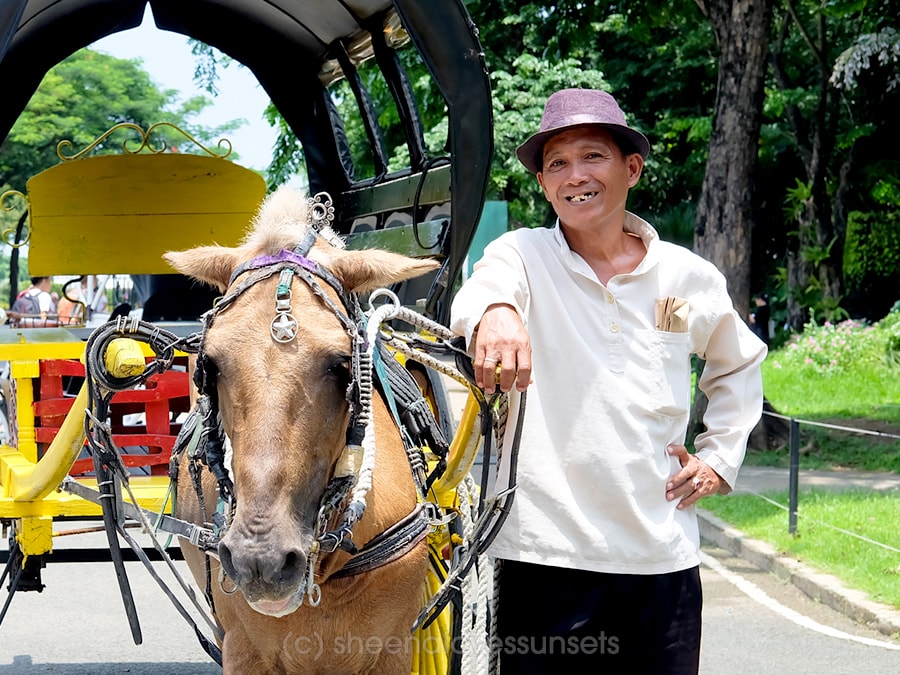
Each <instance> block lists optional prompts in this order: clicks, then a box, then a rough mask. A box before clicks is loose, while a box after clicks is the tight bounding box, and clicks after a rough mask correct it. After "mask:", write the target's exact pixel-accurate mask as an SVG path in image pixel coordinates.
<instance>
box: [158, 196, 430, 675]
mask: <svg viewBox="0 0 900 675" xmlns="http://www.w3.org/2000/svg"><path fill="white" fill-rule="evenodd" d="M327 204H328V202H325V203H324V205H323V203H321V202H316V203H314V202H313V200H311V199H304V197H303V195H301V194H300V193H298V192H295V191H294V190H292V189H288V188H280V189H278V190H277V191H275V192H273V193H272V194H271V195H269V196H268V197H267V198H266V199H265V200H264V201H263V203H262V205H261V207H260V208H259V210H258V212H257V213H256V215H255V217H254V219H253V222H252V223H251V228H250V229H249V230H248V232H247V234H246V235H245V237H244V239H243V240H242V242H241V243H240V245H238V246H237V247H233V248H232V247H223V246H217V245H212V246H201V247H197V248H193V249H190V250H185V251H177V252H176V251H170V252H168V253H166V254H164V258H165V259H166V260H167V262H168V263H169V264H170V265H171V266H172V267H173V268H174V269H175V270H177V271H178V272H180V273H182V274H185V275H187V276H188V277H190V278H192V279H194V280H197V281H200V282H204V283H206V284H209V285H212V286H214V287H216V288H217V289H218V290H219V291H220V292H222V293H223V294H224V295H223V297H222V298H221V299H220V301H219V302H218V304H217V305H215V306H214V308H213V309H212V310H210V311H209V312H208V313H207V314H206V315H204V317H203V319H204V329H203V333H202V338H201V346H200V350H199V353H198V354H197V356H196V357H195V361H194V362H193V365H192V369H193V370H194V371H195V372H194V375H195V376H194V381H195V383H199V388H200V393H201V394H205V395H206V396H208V404H209V405H210V407H211V411H212V412H211V414H208V415H207V419H214V418H216V417H217V419H218V424H219V425H220V426H219V429H220V432H221V436H222V439H223V440H224V443H225V445H226V448H227V445H228V444H229V443H230V448H227V450H226V454H230V463H229V462H227V461H223V462H221V463H219V464H218V472H217V473H216V475H214V474H213V473H211V472H208V471H204V472H202V476H201V477H199V478H198V477H197V475H196V472H192V471H191V469H190V467H191V464H190V463H189V462H187V461H182V462H181V463H180V464H179V465H178V467H177V483H176V489H177V495H178V498H177V502H176V517H178V518H180V519H183V520H186V521H189V522H192V523H197V524H203V523H210V522H213V523H218V525H219V526H221V527H222V528H223V529H224V532H225V534H224V536H222V537H221V539H220V540H219V543H218V550H217V552H210V553H211V554H212V555H205V553H204V552H203V551H201V550H200V549H198V548H197V547H195V546H193V545H192V544H190V543H184V542H183V543H182V548H183V551H184V557H185V559H186V561H187V562H188V566H189V568H190V570H191V573H192V575H193V576H194V579H195V580H196V582H197V584H198V585H199V586H200V588H206V590H207V594H208V596H209V599H210V604H211V606H212V608H213V614H214V616H215V619H216V620H217V622H218V624H219V625H220V626H221V628H222V630H223V631H224V637H221V638H220V639H219V645H220V647H221V660H222V666H223V672H224V673H225V674H226V675H229V674H237V673H240V674H246V673H250V672H254V673H257V672H260V673H261V672H265V673H307V674H309V673H313V674H314V673H331V674H333V673H378V674H379V675H384V674H393V673H398V674H399V673H409V672H410V669H411V661H412V649H413V645H412V643H411V634H410V630H411V627H412V625H413V622H414V620H415V617H416V615H417V613H418V611H419V610H420V609H421V607H422V602H423V594H424V592H425V591H424V583H425V577H426V566H427V564H428V561H427V556H428V553H427V548H426V546H427V544H426V541H425V539H424V536H425V535H424V534H422V533H421V532H420V530H421V528H418V529H417V530H416V532H418V534H417V536H415V537H407V538H406V540H410V539H412V541H411V542H409V541H407V545H406V546H405V548H404V550H399V551H398V550H396V547H394V546H393V545H392V546H390V547H389V549H390V550H387V551H383V552H382V559H381V560H380V561H379V564H378V565H366V566H363V568H362V569H359V570H353V571H351V572H350V573H347V566H348V564H350V563H351V562H352V561H353V560H355V557H354V552H357V551H360V550H363V551H365V548H366V545H367V544H370V545H373V544H375V543H377V542H379V541H380V540H381V539H383V538H384V533H386V532H388V533H389V532H391V531H393V529H396V528H397V527H398V525H397V524H398V523H400V524H401V526H402V525H403V524H406V526H407V527H409V525H408V524H409V523H410V522H413V521H417V520H420V518H419V517H418V516H417V515H413V514H417V513H418V511H417V491H416V486H415V481H414V479H413V474H412V472H411V470H410V465H409V462H408V458H407V453H406V449H405V446H404V443H403V438H402V436H401V433H400V431H399V429H398V425H397V424H396V423H395V420H394V417H393V416H392V413H391V411H390V409H389V405H388V404H386V403H385V401H384V400H383V398H382V396H379V395H378V394H377V392H376V394H375V395H374V396H372V399H371V405H370V408H371V411H370V415H369V422H368V423H369V425H370V426H369V429H368V430H367V431H366V432H365V433H366V434H368V433H370V430H374V434H373V435H372V436H371V437H368V438H373V439H374V448H375V455H374V456H375V457H376V461H375V464H374V467H373V468H372V469H371V472H370V473H369V474H366V473H365V470H364V469H360V463H361V460H360V438H359V436H360V429H359V428H358V422H359V420H358V419H357V418H358V414H357V413H358V411H359V407H360V404H359V403H358V402H354V400H353V398H354V397H352V396H350V395H349V394H348V392H349V391H350V390H352V389H354V388H356V387H359V382H357V375H358V374H356V373H354V370H357V369H358V364H357V361H358V359H357V353H358V352H359V350H360V349H361V348H362V349H364V348H365V345H364V344H363V346H362V347H360V343H361V342H362V343H364V342H365V340H361V339H360V335H359V333H360V328H359V326H358V324H357V323H356V320H355V319H354V312H353V308H352V307H351V306H348V305H353V304H354V303H355V302H356V297H357V294H363V293H367V292H369V291H371V290H373V289H375V288H379V287H384V286H387V285H389V284H393V283H395V282H399V281H401V280H404V279H409V278H412V277H415V276H418V275H421V274H424V273H426V272H428V271H430V270H434V269H436V267H437V266H438V263H437V262H436V261H433V260H428V259H413V258H408V257H406V256H402V255H399V254H395V253H391V252H388V251H382V250H375V249H371V250H360V251H351V250H347V249H344V248H342V242H341V241H340V239H339V237H337V236H336V235H335V233H334V231H333V230H332V229H331V228H330V226H329V225H328V223H327V222H325V223H324V226H323V227H321V229H320V230H317V228H316V227H314V226H313V225H314V224H315V222H313V224H311V221H318V222H322V220H323V218H322V217H323V215H324V214H329V213H333V210H331V209H330V207H328V206H327ZM310 214H312V217H310ZM324 220H325V221H327V216H326V217H325V219H324ZM198 375H199V377H198ZM348 399H350V400H348ZM195 409H196V408H195ZM208 412H209V411H208ZM214 427H215V425H213V431H212V432H211V436H213V437H214V436H215V435H216V431H215V429H214ZM354 428H355V432H354V431H353V429H354ZM351 437H355V438H351ZM364 440H365V438H364ZM362 445H363V446H365V442H363V443H362ZM363 457H365V453H363ZM207 461H208V462H209V464H210V468H213V469H215V468H216V466H214V465H215V464H216V462H215V461H209V457H207ZM362 463H363V464H364V463H365V462H364V461H363V462H362ZM348 466H349V467H350V468H349V469H348ZM223 474H225V476H224V477H223ZM367 475H368V476H369V479H370V483H371V485H370V488H369V489H368V491H367V492H365V494H364V495H363V497H362V498H360V497H359V495H358V494H357V490H358V489H360V485H362V484H363V483H365V478H366V476H367ZM348 476H349V483H348ZM342 481H343V482H342ZM198 485H199V487H200V489H196V488H197V487H198ZM336 485H338V486H340V485H343V486H344V487H337V488H336V487H335V486H336ZM223 491H224V492H226V493H227V492H231V494H230V495H228V494H224V495H223ZM223 500H224V501H225V502H226V506H225V507H223V509H220V512H216V513H213V510H214V506H215V505H216V504H217V502H219V503H221V502H222V501H223ZM361 501H362V506H361V505H360V502H361ZM229 503H230V505H231V506H230V508H229V506H228V504H229ZM348 503H349V506H348ZM418 508H421V506H419V507H418ZM392 528H393V529H392ZM406 540H404V541H406ZM406 549H408V550H406ZM216 553H217V555H216ZM356 557H358V556H356ZM385 560H386V562H385ZM238 591H239V592H238ZM304 600H308V601H307V602H304Z"/></svg>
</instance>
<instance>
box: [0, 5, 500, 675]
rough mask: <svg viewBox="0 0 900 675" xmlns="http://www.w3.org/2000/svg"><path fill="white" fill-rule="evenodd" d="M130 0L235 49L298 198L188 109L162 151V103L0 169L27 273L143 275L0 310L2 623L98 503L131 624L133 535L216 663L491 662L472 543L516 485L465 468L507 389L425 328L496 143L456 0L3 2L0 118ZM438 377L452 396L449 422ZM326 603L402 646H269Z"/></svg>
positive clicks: (331, 668) (395, 666)
mask: <svg viewBox="0 0 900 675" xmlns="http://www.w3.org/2000/svg"><path fill="white" fill-rule="evenodd" d="M148 5H149V7H150V9H151V10H152V12H153V17H154V20H155V21H156V24H157V26H158V27H159V28H160V29H162V30H169V31H174V32H177V33H181V34H184V35H186V36H189V37H192V38H195V39H198V40H202V41H204V42H206V43H207V44H209V45H211V46H213V47H216V48H217V49H219V50H220V51H222V52H223V53H225V54H227V55H229V56H231V57H233V58H234V59H236V60H238V61H239V62H241V63H242V64H244V65H245V66H246V67H248V68H249V69H250V70H251V71H252V72H253V73H254V74H255V75H256V77H257V79H258V80H259V82H260V83H261V85H262V86H263V87H264V88H265V90H266V92H267V93H268V95H269V96H270V98H271V100H272V101H273V103H274V104H275V105H276V106H277V107H278V109H279V111H280V112H281V114H282V115H283V117H284V119H285V121H286V122H287V124H288V125H289V126H290V127H291V129H292V130H293V131H294V132H295V134H296V136H297V138H298V139H299V141H300V143H301V144H302V146H303V149H304V156H305V162H306V169H307V173H308V176H307V178H308V183H309V195H308V196H307V195H304V196H303V198H302V199H300V198H298V197H296V196H291V195H290V194H288V193H287V192H286V191H283V190H279V191H276V192H275V193H273V194H272V195H269V196H267V195H266V186H265V183H264V181H263V179H262V178H261V177H260V176H259V175H258V174H257V173H255V172H253V171H250V170H248V169H246V168H244V167H242V166H240V165H239V164H237V163H235V162H233V161H232V160H230V159H229V157H228V156H229V154H230V145H228V144H225V145H224V147H223V144H221V143H220V144H219V147H217V148H213V149H210V148H206V147H204V146H202V145H201V144H199V143H197V142H196V141H195V140H194V139H193V138H191V137H189V136H188V135H187V134H184V135H185V137H186V140H187V141H188V142H189V143H192V144H194V145H195V146H196V147H194V148H193V151H192V152H178V153H171V152H165V144H164V143H162V144H161V143H159V142H158V141H157V140H156V137H155V133H156V132H158V131H159V125H154V126H152V127H151V128H149V129H142V128H140V127H137V126H136V125H132V124H120V125H117V126H115V127H113V128H112V129H110V130H109V131H108V132H107V133H106V134H104V135H103V136H102V137H101V138H98V139H97V140H96V141H94V143H91V144H89V145H87V146H85V147H78V148H76V147H74V145H73V144H72V143H71V142H69V141H66V139H60V145H59V147H58V154H59V157H60V163H59V164H58V165H56V166H53V167H51V168H48V169H47V170H45V171H43V172H41V173H39V174H38V175H35V176H33V177H32V178H31V179H30V180H29V181H28V184H27V190H26V192H25V193H7V194H5V195H3V197H2V206H3V208H4V209H8V208H10V207H9V204H10V203H12V202H15V201H16V200H19V201H21V202H23V203H24V204H25V205H26V207H25V211H26V216H27V217H25V218H23V219H22V221H21V222H20V226H19V227H18V228H12V229H10V230H7V231H6V232H4V234H3V237H4V240H5V245H8V246H11V247H14V248H15V247H22V246H23V245H25V244H27V245H28V265H29V272H30V274H31V275H33V276H38V275H70V276H72V277H73V278H74V279H78V278H79V277H82V276H84V275H97V274H109V275H113V274H114V275H134V278H137V276H136V275H141V278H142V279H143V283H144V284H145V286H144V287H145V288H146V289H147V295H148V297H147V299H146V300H145V302H144V305H143V314H142V316H141V317H136V316H132V315H130V314H128V313H125V312H123V313H122V315H121V316H117V313H116V312H113V318H112V319H111V320H109V321H107V322H106V323H103V324H101V325H98V326H85V325H63V326H57V327H52V328H25V327H15V326H14V327H11V328H5V329H3V330H2V331H0V362H3V363H4V364H7V366H8V377H6V378H5V379H4V381H3V385H4V386H3V398H4V401H3V402H4V404H5V410H4V412H5V413H6V418H7V420H8V434H7V436H8V438H7V439H5V442H4V444H3V445H2V446H0V523H2V526H3V532H4V537H5V538H6V540H7V542H8V549H7V550H6V551H4V552H3V555H4V558H3V560H4V565H3V568H2V569H3V572H2V574H3V576H2V585H3V587H4V589H5V590H6V591H7V594H6V597H5V601H4V602H3V605H2V609H0V635H2V631H3V626H2V617H3V615H5V614H6V611H7V609H8V607H9V606H10V602H11V601H14V596H15V595H16V594H17V593H22V592H26V591H40V590H41V589H42V588H43V583H42V577H41V570H42V569H43V568H45V566H46V565H55V564H61V563H63V562H65V561H66V560H67V557H66V555H65V553H66V552H67V551H54V537H56V536H59V535H61V534H72V533H71V532H67V531H66V528H67V527H69V525H70V524H76V525H80V526H83V525H84V522H83V521H95V526H96V527H95V528H93V529H97V530H101V531H105V533H106V536H107V541H108V544H109V553H108V556H105V558H106V559H107V560H108V561H109V564H111V565H112V566H114V568H115V572H116V578H117V580H118V585H119V592H120V595H121V597H122V601H123V604H124V610H125V611H124V616H123V620H125V621H127V624H128V627H129V628H130V632H131V636H132V638H133V640H134V642H135V643H136V644H139V643H140V642H141V640H142V634H141V626H140V619H139V612H138V608H137V606H136V603H135V600H134V598H133V595H132V591H131V586H130V582H129V578H128V574H126V570H125V565H124V561H125V560H140V561H142V562H144V567H145V568H146V572H147V573H148V574H150V575H152V576H153V578H154V580H155V581H156V582H157V583H158V584H159V586H160V589H161V591H160V592H161V593H164V594H165V595H166V596H167V597H168V598H169V600H171V601H172V602H173V603H174V604H175V605H176V607H177V608H178V609H179V613H180V614H181V615H182V616H183V617H184V618H185V630H193V631H194V632H195V633H196V635H197V637H198V639H199V640H200V643H201V645H202V646H203V647H204V649H206V651H207V653H208V654H209V655H210V658H211V659H213V660H215V661H217V662H219V663H220V664H222V665H223V667H224V670H225V672H310V673H311V672H332V673H338V672H348V673H349V672H375V673H379V674H384V673H400V672H413V673H429V674H431V673H435V674H444V673H467V674H468V673H477V672H487V671H488V670H489V669H490V668H491V667H492V666H491V663H490V662H491V656H490V638H489V636H490V634H491V630H490V625H489V623H490V616H491V611H490V603H491V598H492V596H493V591H492V583H493V578H492V571H491V567H490V563H489V560H488V559H487V558H486V556H484V555H483V554H484V551H485V548H486V546H487V544H488V543H489V541H490V539H491V537H492V534H493V533H494V532H495V531H496V528H497V527H498V526H499V524H500V523H501V522H502V520H503V517H504V513H505V511H506V509H507V508H508V505H509V502H510V500H511V499H512V496H513V489H512V486H500V489H497V490H495V491H491V492H490V494H489V493H488V491H487V490H486V489H485V487H486V485H487V481H488V479H489V476H488V471H487V467H488V466H489V465H490V464H491V456H492V453H494V452H496V448H497V447H499V446H498V441H499V440H500V439H501V437H502V432H503V430H504V428H505V422H506V420H505V413H504V410H505V407H504V403H505V400H504V397H503V396H502V395H494V396H489V397H487V398H485V396H484V395H483V394H482V393H481V392H480V390H478V389H477V388H475V387H474V385H473V384H471V379H470V377H469V376H468V373H467V369H468V368H469V367H470V362H469V359H468V357H467V355H466V354H465V353H464V349H463V348H462V346H461V345H460V343H459V342H458V340H455V339H453V337H452V335H450V333H449V331H448V330H447V329H446V328H445V325H446V322H447V320H448V313H449V302H450V299H451V296H452V292H453V286H454V284H455V283H456V282H457V281H458V279H459V277H460V273H461V270H462V268H463V264H464V259H465V257H466V254H467V251H468V249H469V246H470V243H471V242H472V239H473V236H474V233H475V230H476V227H477V225H478V222H479V218H480V216H481V213H482V209H483V206H484V199H485V193H486V188H487V181H488V172H489V169H490V160H491V155H492V117H491V100H490V86H489V80H488V75H487V72H486V68H485V64H484V60H483V55H482V52H481V48H480V44H479V41H478V35H477V30H476V28H475V27H474V25H473V24H472V22H471V19H470V18H469V16H468V14H467V12H466V10H465V7H464V5H463V3H462V0H441V1H437V0H434V1H430V2H420V1H419V0H394V1H393V2H391V1H389V0H348V1H343V0H335V1H333V2H332V1H330V0H329V1H324V0H207V1H204V2H191V3H184V2H180V1H176V0H118V1H117V2H112V3H111V2H107V1H104V0H55V1H54V0H7V1H6V2H4V3H3V4H2V6H0V79H2V81H3V82H5V83H6V84H5V86H4V96H3V101H2V103H0V139H3V138H5V137H6V136H7V134H8V133H9V131H10V129H11V127H12V125H13V124H14V122H15V121H16V119H17V118H18V116H19V114H20V113H21V111H22V110H23V109H24V107H25V106H26V104H27V102H28V100H29V98H30V97H31V95H32V93H33V92H34V91H35V89H36V88H37V86H38V84H39V83H40V81H41V79H42V77H43V76H44V74H45V73H46V72H47V71H48V70H49V69H50V68H51V67H53V66H54V65H56V64H57V63H58V62H60V61H61V60H63V59H64V58H66V57H67V56H68V55H70V54H71V53H73V52H74V51H76V50H77V49H79V48H81V47H84V46H86V45H88V44H90V43H91V42H93V41H94V40H96V39H98V38H100V37H103V36H105V35H108V34H111V33H113V32H117V31H121V30H126V29H128V28H132V27H134V26H136V25H138V24H139V23H140V22H141V20H142V18H143V14H144V11H145V9H146V8H147V6H148ZM398 49H415V50H417V51H418V53H419V55H420V57H421V59H422V61H423V62H424V64H425V65H426V66H427V67H428V70H429V72H430V73H431V76H432V77H433V79H434V82H435V84H436V85H437V87H438V89H439V91H440V92H441V93H442V95H443V97H444V99H445V100H446V107H447V111H448V122H449V131H448V147H447V154H446V156H441V157H430V156H429V153H428V152H427V151H426V149H425V143H424V140H423V132H422V128H421V124H420V123H419V112H418V110H417V108H416V102H415V101H414V99H413V96H412V94H411V91H412V89H411V86H410V83H409V81H408V79H407V76H406V74H405V72H404V70H403V68H402V66H401V61H400V59H399V58H398V57H397V54H396V50H398ZM366 62H368V63H369V65H370V67H371V64H375V66H376V67H377V68H378V69H379V70H380V71H381V74H382V76H383V77H384V80H385V81H386V83H387V85H388V88H389V90H390V92H391V95H392V97H393V99H394V103H395V105H396V107H397V111H398V113H399V118H400V120H401V122H402V126H403V131H404V134H405V137H406V143H407V146H408V148H409V157H410V161H409V166H408V167H406V168H405V169H403V170H401V171H393V172H389V171H388V170H387V160H386V157H385V149H384V147H383V143H382V141H381V135H380V131H379V128H378V124H377V121H376V118H377V116H376V114H375V111H374V110H372V109H371V104H370V102H369V97H368V95H367V92H366V91H365V87H364V86H363V84H362V79H361V78H360V77H359V76H358V74H357V72H358V71H357V68H358V66H360V65H361V64H363V63H366ZM340 80H344V81H345V82H346V83H348V84H349V87H350V90H351V91H352V92H353V94H354V96H355V98H356V100H357V102H358V107H359V115H360V119H361V120H362V124H363V125H364V127H365V129H366V132H367V137H368V138H369V139H370V143H371V152H372V156H373V158H374V164H375V167H376V175H375V176H371V177H366V178H359V177H357V176H355V173H354V169H353V164H352V159H351V155H350V151H349V148H348V147H347V145H346V138H345V136H344V134H343V132H342V127H341V122H340V121H339V119H338V115H337V112H336V107H335V105H334V101H333V99H332V94H331V93H330V90H329V87H331V86H332V85H333V84H334V83H335V82H337V81H340ZM169 131H172V129H169ZM174 131H177V132H179V133H184V132H181V131H180V130H177V129H175V130H174ZM111 147H117V148H121V149H120V151H118V152H115V153H111V152H109V148H111ZM298 222H300V224H301V225H302V227H296V226H297V224H298ZM251 223H253V224H255V229H253V230H252V231H251ZM176 270H177V272H178V273H176ZM198 281H202V282H204V283H203V284H200V283H198ZM447 378H450V380H449V381H456V382H458V383H459V384H460V386H461V387H463V388H465V389H467V390H468V392H469V394H468V399H467V402H466V404H465V408H464V409H463V410H462V413H461V415H460V419H459V420H454V414H453V412H452V411H451V410H450V405H449V402H448V394H447V387H446V383H447V382H448V379H447ZM259 406H262V407H259ZM278 415H284V416H285V417H286V419H287V421H288V422H290V423H288V424H283V425H279V424H277V422H278ZM477 456H480V457H481V460H482V466H483V467H484V470H483V471H482V472H481V478H482V481H481V484H480V485H479V484H478V483H477V482H476V481H475V480H474V479H473V476H472V469H473V465H474V463H475V461H476V457H477ZM270 507H271V508H270ZM267 509H268V510H267ZM135 528H137V530H139V531H140V532H141V533H142V535H146V536H147V537H148V538H149V541H150V542H151V544H149V545H148V544H145V543H139V541H138V538H137V537H136V536H133V535H132V534H131V533H132V532H135ZM86 529H91V528H86ZM175 540H177V542H178V544H179V545H170V542H172V541H175ZM142 541H143V540H142ZM75 550H76V551H77V549H75ZM68 552H69V553H71V551H68ZM181 558H183V559H185V560H187V562H188V563H189V564H190V566H191V571H192V572H193V575H194V580H193V582H194V584H195V586H192V585H191V582H190V581H189V580H187V579H185V578H184V577H185V575H184V574H183V567H179V564H177V563H178V561H179V560H180V559H181ZM153 561H157V562H158V561H164V562H165V563H166V567H167V568H168V570H169V571H170V572H171V578H168V579H167V578H163V577H162V576H161V575H160V574H159V573H158V572H157V571H155V570H156V568H155V567H154V566H153V565H152V564H151V563H152V562H153ZM195 588H196V590H195ZM190 605H193V606H192V607H191V609H190V611H188V610H187V609H186V606H190ZM329 605H330V606H329ZM398 607H399V609H398ZM347 611H351V612H352V615H351V616H350V617H349V618H345V619H344V621H345V622H346V621H351V622H353V624H352V625H353V628H354V630H356V631H358V632H359V633H361V634H362V635H363V636H365V635H376V636H378V637H380V638H381V639H382V641H383V642H384V644H386V645H387V646H389V642H388V641H389V640H400V642H401V643H402V645H401V647H400V648H399V649H394V650H393V651H392V650H390V649H383V650H381V653H377V652H378V650H376V653H374V654H366V655H363V657H360V656H359V655H356V656H350V657H348V656H347V655H344V656H343V657H342V658H343V660H341V659H340V658H338V657H335V659H336V660H335V659H333V660H332V661H330V662H329V660H328V658H325V659H322V660H320V661H319V662H318V663H317V664H315V665H311V664H309V663H305V662H303V660H302V656H301V655H299V654H297V653H286V652H290V651H291V650H290V649H289V647H290V645H287V642H286V641H285V631H286V628H289V629H290V630H291V631H293V633H292V634H294V635H298V634H301V633H302V630H303V629H304V628H303V627H304V626H316V627H317V628H316V630H317V631H321V633H320V634H327V631H328V630H330V629H331V626H330V624H332V623H333V624H340V616H341V614H342V612H347ZM198 614H199V616H201V617H202V620H199V621H197V622H196V623H195V621H194V619H193V618H192V617H194V616H197V615H198ZM392 622H393V623H392ZM198 624H199V625H198ZM334 630H345V631H346V630H347V628H346V623H345V624H343V625H335V626H334ZM379 631H381V632H380V633H379ZM47 637H48V639H52V638H50V637H49V636H47ZM286 645H287V648H286Z"/></svg>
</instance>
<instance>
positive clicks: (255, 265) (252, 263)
mask: <svg viewBox="0 0 900 675" xmlns="http://www.w3.org/2000/svg"><path fill="white" fill-rule="evenodd" d="M283 262H292V263H296V264H298V265H300V266H301V267H304V268H306V269H307V270H309V271H310V272H316V273H317V272H318V271H319V266H318V265H317V264H316V263H315V262H314V261H312V260H310V259H309V258H307V257H306V256H303V255H300V254H299V253H294V252H293V251H288V250H287V249H281V250H280V251H279V252H278V253H277V254H276V255H261V256H257V257H256V258H253V259H251V260H248V261H247V262H245V263H244V264H242V265H240V266H239V267H238V268H237V269H236V270H235V271H234V272H232V274H231V283H233V282H234V280H235V279H236V278H237V277H238V276H239V275H241V274H243V273H244V272H249V271H250V270H258V269H260V268H261V267H269V266H271V265H277V264H279V263H283Z"/></svg>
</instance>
